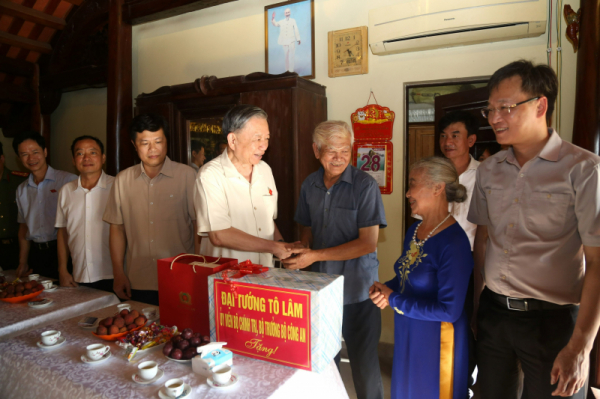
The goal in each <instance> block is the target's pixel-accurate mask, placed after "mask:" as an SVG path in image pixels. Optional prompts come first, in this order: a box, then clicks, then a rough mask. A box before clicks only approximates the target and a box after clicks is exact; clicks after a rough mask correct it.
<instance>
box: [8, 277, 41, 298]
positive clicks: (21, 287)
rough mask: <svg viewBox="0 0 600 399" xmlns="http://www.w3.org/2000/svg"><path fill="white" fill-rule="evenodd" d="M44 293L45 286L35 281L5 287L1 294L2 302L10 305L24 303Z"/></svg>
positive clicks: (19, 282)
mask: <svg viewBox="0 0 600 399" xmlns="http://www.w3.org/2000/svg"><path fill="white" fill-rule="evenodd" d="M42 291H44V286H43V285H41V284H40V283H38V282H37V281H35V280H33V281H27V282H22V281H18V282H16V283H13V284H8V285H6V286H5V287H3V289H2V292H0V300H1V301H3V302H9V303H18V302H24V301H27V300H29V299H31V298H35V297H36V296H38V295H40V294H41V293H42Z"/></svg>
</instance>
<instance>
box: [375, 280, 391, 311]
mask: <svg viewBox="0 0 600 399" xmlns="http://www.w3.org/2000/svg"><path fill="white" fill-rule="evenodd" d="M392 292H393V291H392V290H391V289H390V288H388V286H387V285H385V284H381V283H379V282H377V281H375V282H374V283H373V285H372V286H371V288H369V298H371V300H372V301H373V303H374V304H375V305H376V306H377V307H378V308H380V309H385V308H386V306H388V305H389V301H388V299H389V297H390V294H391V293H392Z"/></svg>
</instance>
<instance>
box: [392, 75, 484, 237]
mask: <svg viewBox="0 0 600 399" xmlns="http://www.w3.org/2000/svg"><path fill="white" fill-rule="evenodd" d="M489 80H490V75H484V76H472V77H465V78H449V79H435V80H422V81H417V82H404V85H403V91H402V92H403V100H404V107H403V108H404V110H403V113H404V124H403V126H402V131H403V146H404V149H403V151H402V154H403V156H404V161H403V162H404V165H403V174H404V175H403V178H402V187H401V190H402V193H405V192H406V187H408V165H407V163H408V104H409V101H408V91H409V90H410V89H415V88H419V87H433V86H451V85H456V84H476V83H487V82H488V81H489ZM426 123H428V124H430V123H432V122H426ZM433 123H435V122H433ZM434 129H435V126H434ZM406 205H407V203H406V198H405V199H404V207H403V209H402V224H403V230H402V231H403V232H406V229H407V228H408V226H406V219H407V218H406V212H407V210H408V208H407V206H406Z"/></svg>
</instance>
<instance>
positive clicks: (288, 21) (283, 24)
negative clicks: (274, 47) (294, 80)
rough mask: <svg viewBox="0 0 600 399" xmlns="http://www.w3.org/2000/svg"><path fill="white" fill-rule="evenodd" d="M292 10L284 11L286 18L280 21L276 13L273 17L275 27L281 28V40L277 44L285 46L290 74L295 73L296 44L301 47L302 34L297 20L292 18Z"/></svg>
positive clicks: (286, 62)
mask: <svg viewBox="0 0 600 399" xmlns="http://www.w3.org/2000/svg"><path fill="white" fill-rule="evenodd" d="M291 14H292V12H291V10H290V9H289V8H286V9H285V11H284V15H285V18H284V19H282V20H280V21H275V11H273V15H272V17H271V23H272V24H273V26H276V27H278V28H279V38H278V39H277V44H279V45H281V46H283V53H284V57H285V68H286V70H287V71H289V72H294V59H295V57H296V42H298V45H300V43H301V40H300V32H299V31H298V25H297V24H296V20H295V19H294V18H291Z"/></svg>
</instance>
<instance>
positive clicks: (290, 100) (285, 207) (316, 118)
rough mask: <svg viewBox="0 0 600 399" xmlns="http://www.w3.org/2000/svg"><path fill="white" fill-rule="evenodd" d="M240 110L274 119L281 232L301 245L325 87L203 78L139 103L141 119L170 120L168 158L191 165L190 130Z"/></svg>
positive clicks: (271, 155) (272, 156)
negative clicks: (304, 190) (303, 201)
mask: <svg viewBox="0 0 600 399" xmlns="http://www.w3.org/2000/svg"><path fill="white" fill-rule="evenodd" d="M238 104H252V105H256V106H258V107H260V108H262V109H264V110H265V111H266V112H267V114H268V115H269V118H268V123H269V130H270V133H271V140H270V143H269V148H268V150H267V152H266V153H265V156H264V157H263V160H264V161H265V162H266V163H267V164H269V166H271V168H272V170H273V176H274V177H275V183H276V184H277V190H278V191H279V203H278V218H277V226H278V227H279V230H280V231H281V234H282V235H283V237H284V239H285V240H288V241H290V240H297V239H299V230H298V226H297V225H296V223H295V222H294V213H295V211H296V204H297V203H298V197H299V195H300V186H301V184H302V182H303V181H304V179H306V177H307V176H308V175H309V174H310V173H312V172H314V171H315V170H317V169H318V168H319V166H320V164H319V163H318V161H317V160H316V159H315V156H314V153H313V151H312V133H313V130H314V128H315V127H316V126H317V125H318V124H319V123H320V122H322V121H324V120H326V119H327V97H326V96H325V86H321V85H319V84H317V83H314V82H311V81H309V80H306V79H303V78H300V77H298V75H297V74H295V73H289V72H288V73H284V74H281V75H269V74H266V73H254V74H251V75H246V76H233V77H229V78H223V79H217V78H216V77H214V76H211V77H207V76H205V77H202V78H201V79H197V80H196V81H195V82H193V83H187V84H182V85H177V86H165V87H161V88H160V89H158V90H156V91H155V92H153V93H150V94H141V95H139V96H138V97H137V99H136V108H135V113H136V115H138V114H141V113H147V112H154V113H160V114H162V115H164V116H165V117H166V118H167V120H168V122H169V125H170V127H171V129H170V132H169V134H168V137H167V140H168V147H169V150H168V154H169V157H170V158H171V159H172V160H174V161H177V162H181V163H185V164H188V163H189V161H190V157H191V150H190V137H191V135H190V126H191V125H194V124H197V123H199V122H202V121H215V120H220V119H222V117H223V116H224V115H225V113H226V112H227V111H228V110H229V109H231V108H232V107H234V106H236V105H238Z"/></svg>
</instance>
